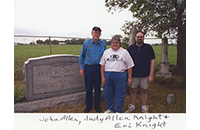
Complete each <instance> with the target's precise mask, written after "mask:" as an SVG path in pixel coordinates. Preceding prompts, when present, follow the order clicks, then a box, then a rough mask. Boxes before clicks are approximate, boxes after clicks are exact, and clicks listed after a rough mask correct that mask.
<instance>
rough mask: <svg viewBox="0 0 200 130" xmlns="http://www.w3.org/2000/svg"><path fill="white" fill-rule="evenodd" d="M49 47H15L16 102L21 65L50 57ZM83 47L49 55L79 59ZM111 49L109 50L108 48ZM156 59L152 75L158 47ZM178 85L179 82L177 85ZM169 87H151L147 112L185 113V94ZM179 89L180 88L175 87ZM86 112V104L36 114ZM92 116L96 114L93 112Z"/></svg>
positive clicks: (171, 50) (172, 49)
mask: <svg viewBox="0 0 200 130" xmlns="http://www.w3.org/2000/svg"><path fill="white" fill-rule="evenodd" d="M49 48H50V47H49V46H48V45H33V46H31V45H24V46H19V45H18V46H14V75H15V76H14V77H15V79H14V80H15V81H14V88H15V89H14V90H15V100H19V98H20V97H23V96H24V85H23V74H22V66H23V63H24V62H25V61H26V60H27V59H28V58H33V57H40V56H45V55H49V54H50V52H49V50H50V49H49ZM81 48H82V45H52V54H53V55H55V54H73V55H79V54H80V51H81ZM107 48H110V46H107ZM153 49H154V51H155V55H156V69H155V73H156V72H157V70H158V66H157V65H158V64H159V63H160V61H161V46H153ZM176 53H177V51H176V46H169V47H168V61H169V63H170V64H176ZM173 78H174V79H175V81H177V82H178V81H181V80H182V77H180V76H176V75H173ZM178 83H179V82H178ZM171 86H174V87H170V86H169V85H167V83H165V84H159V83H157V82H153V83H151V84H150V86H149V89H148V104H149V112H151V113H185V112H186V90H184V89H179V88H177V87H176V84H173V85H172V84H171ZM178 86H180V85H179V84H178ZM168 94H174V95H175V103H173V104H171V105H168V104H167V95H168ZM129 102H130V96H129V95H128V94H127V95H126V99H125V102H124V107H123V110H122V111H123V112H124V111H125V110H126V109H127V108H128V104H129ZM135 105H136V109H135V112H136V113H140V111H141V109H140V107H141V99H140V94H138V95H137V100H136V104H135ZM101 108H102V110H103V111H105V110H106V104H105V100H102V102H101ZM84 109H85V104H77V105H70V106H67V107H59V108H58V107H56V108H52V109H45V110H40V111H37V112H42V113H45V112H47V113H82V112H83V111H84ZM91 112H96V111H95V110H92V111H91Z"/></svg>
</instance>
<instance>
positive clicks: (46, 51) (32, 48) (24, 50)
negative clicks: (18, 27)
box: [14, 45, 177, 80]
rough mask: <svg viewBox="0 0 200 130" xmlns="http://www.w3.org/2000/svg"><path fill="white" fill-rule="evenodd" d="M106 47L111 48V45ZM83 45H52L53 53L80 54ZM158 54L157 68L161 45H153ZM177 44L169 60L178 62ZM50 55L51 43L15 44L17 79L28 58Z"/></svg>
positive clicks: (169, 53)
mask: <svg viewBox="0 0 200 130" xmlns="http://www.w3.org/2000/svg"><path fill="white" fill-rule="evenodd" d="M106 48H110V46H109V45H107V46H106ZM81 49H82V45H52V54H53V55H56V54H72V55H79V54H80V52H81ZM153 49H154V51H155V55H156V66H155V67H156V68H157V67H158V66H157V65H158V64H159V63H160V61H161V46H153ZM176 53H177V50H176V46H169V48H168V61H169V63H170V64H176ZM45 55H50V47H49V45H17V46H14V75H15V76H14V77H15V80H23V75H22V66H23V63H24V62H25V61H26V60H28V58H33V57H40V56H45Z"/></svg>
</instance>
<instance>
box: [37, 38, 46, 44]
mask: <svg viewBox="0 0 200 130" xmlns="http://www.w3.org/2000/svg"><path fill="white" fill-rule="evenodd" d="M36 43H37V44H40V45H41V44H44V41H42V40H40V39H39V40H37V41H36Z"/></svg>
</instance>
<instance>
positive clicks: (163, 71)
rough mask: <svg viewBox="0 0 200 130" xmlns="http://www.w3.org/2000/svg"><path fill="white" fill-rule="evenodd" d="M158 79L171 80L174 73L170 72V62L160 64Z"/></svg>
mask: <svg viewBox="0 0 200 130" xmlns="http://www.w3.org/2000/svg"><path fill="white" fill-rule="evenodd" d="M156 76H157V77H165V78H171V77H172V73H171V72H169V62H160V65H159V71H158V72H157V73H156Z"/></svg>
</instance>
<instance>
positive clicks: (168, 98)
mask: <svg viewBox="0 0 200 130" xmlns="http://www.w3.org/2000/svg"><path fill="white" fill-rule="evenodd" d="M167 103H168V104H172V103H174V94H169V95H167Z"/></svg>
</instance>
